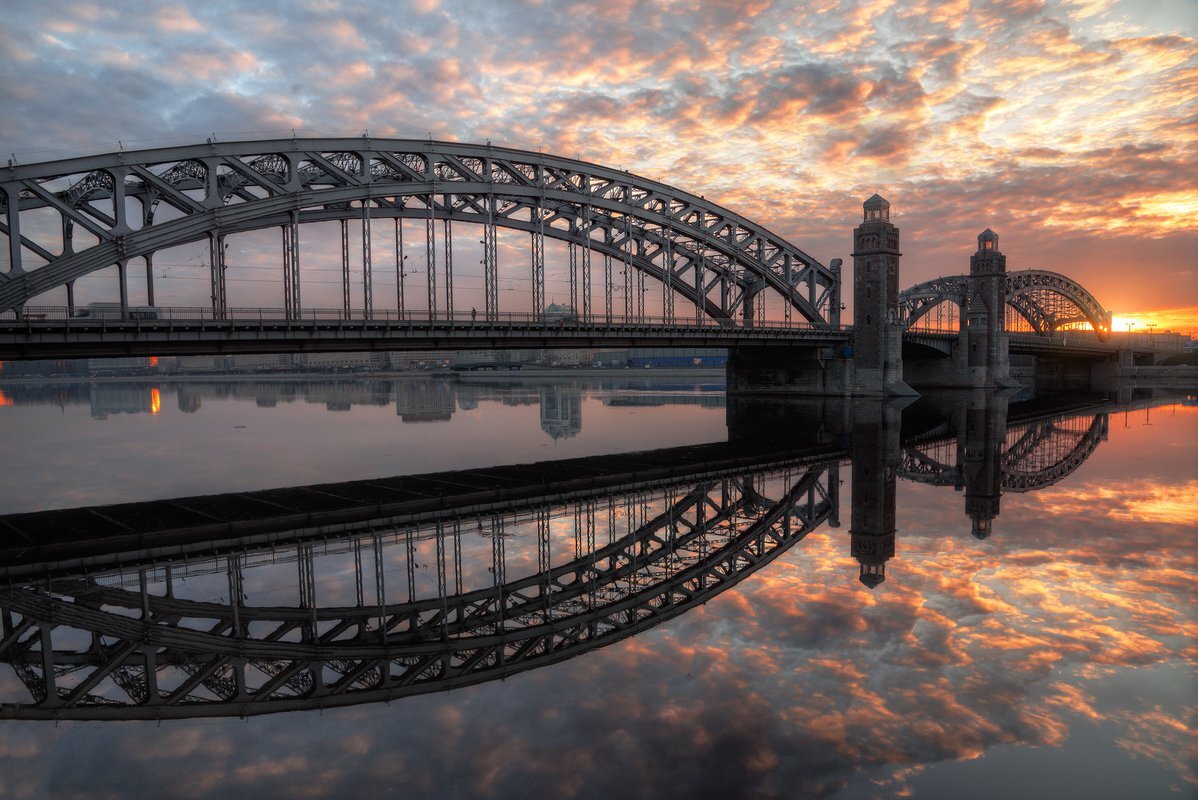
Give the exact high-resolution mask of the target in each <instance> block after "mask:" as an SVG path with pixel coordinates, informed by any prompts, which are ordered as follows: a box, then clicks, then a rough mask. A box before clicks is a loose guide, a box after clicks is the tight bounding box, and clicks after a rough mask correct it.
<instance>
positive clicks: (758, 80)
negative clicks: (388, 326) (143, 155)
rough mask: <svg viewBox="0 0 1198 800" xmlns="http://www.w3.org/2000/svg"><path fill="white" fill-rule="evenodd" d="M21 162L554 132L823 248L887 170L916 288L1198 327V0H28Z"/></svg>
mask: <svg viewBox="0 0 1198 800" xmlns="http://www.w3.org/2000/svg"><path fill="white" fill-rule="evenodd" d="M0 13H2V15H3V22H4V24H3V26H0V63H2V64H3V67H2V69H3V74H4V79H3V80H2V81H0V107H2V108H4V109H5V112H6V113H5V114H4V115H3V125H2V127H0V150H3V151H4V153H5V155H6V156H8V155H9V154H11V155H13V156H15V157H16V158H17V159H18V160H19V161H21V162H22V163H32V162H35V161H43V160H52V159H55V158H59V157H63V156H65V155H74V154H79V153H84V152H105V151H111V150H113V149H115V148H116V146H117V142H118V141H119V142H121V143H122V145H123V146H124V147H125V148H127V149H132V148H139V147H152V146H158V145H163V144H171V143H183V142H194V141H203V139H204V138H206V137H208V136H211V135H216V137H217V138H218V139H222V140H231V139H243V138H258V137H268V136H276V135H280V134H286V135H290V133H291V131H292V130H295V131H296V132H297V133H298V134H299V135H304V134H313V135H315V134H320V135H333V134H346V135H359V134H360V133H362V132H363V131H366V130H369V131H370V133H371V135H372V136H375V137H379V136H401V137H402V136H418V137H421V138H424V137H427V136H429V135H431V136H433V137H435V138H439V139H448V140H459V141H467V142H469V141H483V140H487V139H489V140H492V141H493V142H494V143H496V144H505V145H509V146H514V147H524V148H530V149H537V148H542V149H544V150H545V151H546V152H553V153H558V154H562V155H568V156H578V157H581V158H583V159H584V160H588V161H594V162H598V163H602V164H607V165H612V166H618V167H621V168H624V169H628V170H630V171H632V172H634V173H639V174H642V175H645V176H648V177H651V178H655V179H659V180H662V181H665V182H667V183H671V184H674V185H676V186H679V187H681V188H683V189H686V190H688V191H692V192H694V193H696V194H703V195H705V196H706V197H707V198H708V199H713V200H716V201H717V202H719V203H721V204H723V205H726V206H728V207H730V208H732V209H734V210H736V211H739V212H741V213H743V214H745V215H747V216H749V217H750V218H752V219H754V220H756V221H758V222H761V223H762V224H764V225H766V226H767V227H769V228H771V229H772V230H774V231H776V232H777V233H779V234H781V235H783V236H785V237H787V238H789V239H790V240H791V241H793V242H794V243H795V244H797V245H798V246H799V247H801V248H803V249H804V250H806V251H807V252H809V253H811V254H812V255H814V256H815V257H816V258H818V259H820V260H821V261H823V262H825V263H827V261H829V260H830V259H831V258H834V257H842V258H846V261H847V255H848V252H849V250H850V247H849V234H850V230H851V228H852V226H853V225H854V224H855V222H856V220H857V219H858V218H859V214H860V202H861V201H862V200H863V199H864V198H865V197H868V196H869V195H870V194H872V193H873V192H875V191H877V192H880V193H882V194H883V195H884V196H886V197H887V198H888V199H889V200H890V201H891V203H892V204H893V210H894V211H895V213H896V222H897V223H898V224H899V225H900V227H901V229H902V236H903V250H904V261H903V283H904V284H911V283H915V282H917V281H920V280H925V279H927V278H930V277H933V276H935V275H939V274H954V273H959V272H963V271H965V270H966V269H967V267H968V260H967V259H968V255H969V254H970V253H971V252H972V251H973V250H974V249H975V248H976V239H975V237H976V235H977V233H978V232H980V231H981V230H982V229H984V228H986V227H992V228H993V229H995V230H996V231H998V232H999V234H1000V235H1001V236H1002V241H1001V243H1000V247H1001V249H1002V250H1003V252H1005V253H1006V254H1007V255H1008V258H1009V261H1008V268H1010V269H1028V268H1044V269H1054V270H1058V271H1061V272H1066V273H1068V274H1069V275H1071V276H1073V277H1075V278H1076V279H1078V280H1079V281H1080V282H1081V283H1082V284H1083V285H1085V286H1086V287H1087V288H1089V289H1090V290H1091V291H1092V292H1093V293H1094V294H1095V295H1096V296H1097V297H1098V298H1099V300H1100V301H1101V302H1102V303H1103V304H1104V305H1105V306H1106V307H1108V308H1110V309H1112V310H1113V311H1114V312H1115V314H1116V316H1117V317H1118V320H1117V323H1116V327H1117V328H1118V327H1119V325H1120V324H1121V323H1122V322H1125V321H1127V320H1131V319H1135V320H1137V321H1138V322H1139V323H1140V324H1145V323H1147V322H1150V321H1155V322H1156V323H1158V324H1160V325H1161V326H1162V327H1166V326H1172V327H1175V328H1181V329H1186V330H1194V331H1198V277H1195V276H1196V273H1198V235H1196V234H1195V230H1196V226H1195V224H1194V221H1193V220H1194V217H1195V216H1196V215H1198V188H1196V186H1198V181H1196V180H1195V178H1196V169H1195V146H1194V143H1195V141H1196V140H1198V124H1196V122H1195V120H1196V119H1198V46H1196V39H1195V35H1196V33H1198V5H1195V4H1194V3H1193V2H1192V0H1157V1H1156V2H1137V1H1136V0H1117V1H1116V2H1104V0H1064V1H1063V2H1058V1H1057V0H1049V1H1048V2H1043V1H1041V0H993V1H992V2H972V3H971V2H967V1H966V0H956V1H951V2H943V3H940V2H931V1H930V0H915V1H914V2H902V3H899V2H896V0H874V1H873V2H850V1H849V0H841V1H838V0H816V2H811V3H801V4H800V3H793V2H769V0H739V1H737V0H726V2H699V1H698V0H661V1H660V2H636V1H635V0H606V1H605V2H593V1H592V2H551V0H541V2H535V1H534V0H527V1H526V2H516V1H514V0H513V1H512V2H493V3H475V2H466V1H464V0H463V1H462V2H456V1H455V0H395V1H393V2H386V3H381V2H380V3H366V2H361V3H339V2H332V1H331V0H307V2H300V1H298V0H297V1H296V2H283V1H282V0H278V1H275V2H272V1H271V0H261V1H260V2H255V3H253V4H249V3H246V4H238V3H233V2H224V1H222V0H207V1H206V2H202V3H200V2H192V3H149V2H104V3H95V2H85V1H81V2H67V1H66V0H48V1H46V2H38V3H7V4H5V7H4V9H3V11H2V12H0Z"/></svg>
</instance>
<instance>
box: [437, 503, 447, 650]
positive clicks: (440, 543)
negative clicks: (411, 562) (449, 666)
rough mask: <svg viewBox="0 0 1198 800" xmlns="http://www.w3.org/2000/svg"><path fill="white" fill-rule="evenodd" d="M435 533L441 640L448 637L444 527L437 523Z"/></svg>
mask: <svg viewBox="0 0 1198 800" xmlns="http://www.w3.org/2000/svg"><path fill="white" fill-rule="evenodd" d="M436 533H437V599H438V600H440V601H441V638H442V639H443V640H444V639H447V638H448V637H449V632H448V625H449V598H448V592H447V591H446V589H447V584H446V579H445V526H444V525H443V524H442V523H440V522H438V523H437V527H436Z"/></svg>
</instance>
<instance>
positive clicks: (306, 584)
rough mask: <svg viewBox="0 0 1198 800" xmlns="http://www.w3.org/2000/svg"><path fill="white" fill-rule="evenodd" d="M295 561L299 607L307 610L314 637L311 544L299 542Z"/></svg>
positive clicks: (313, 575) (314, 617)
mask: <svg viewBox="0 0 1198 800" xmlns="http://www.w3.org/2000/svg"><path fill="white" fill-rule="evenodd" d="M295 560H296V563H297V565H298V567H299V590H300V607H301V608H306V609H308V610H309V612H310V614H309V623H310V624H311V633H310V635H311V637H312V638H313V639H315V638H316V635H317V630H316V571H315V565H314V564H313V563H312V545H310V544H301V545H300V546H299V547H298V548H297V552H296V559H295Z"/></svg>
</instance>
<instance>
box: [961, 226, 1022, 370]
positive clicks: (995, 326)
mask: <svg viewBox="0 0 1198 800" xmlns="http://www.w3.org/2000/svg"><path fill="white" fill-rule="evenodd" d="M1006 307H1007V257H1006V256H1005V255H1003V254H1002V253H1000V252H999V250H998V234H997V233H995V232H994V231H992V230H990V229H989V228H987V229H986V230H984V231H982V232H981V233H980V234H978V251H977V252H976V253H974V254H973V255H972V256H970V257H969V293H968V299H967V300H966V307H965V320H966V337H965V338H966V346H967V347H968V361H967V363H968V365H969V382H970V384H971V385H973V386H977V387H988V386H1017V385H1018V384H1017V383H1016V382H1015V381H1012V380H1011V358H1010V355H1009V354H1008V350H1007V334H1006V331H1005V329H1004V324H1003V322H1004V319H1003V318H1004V316H1005V314H1006Z"/></svg>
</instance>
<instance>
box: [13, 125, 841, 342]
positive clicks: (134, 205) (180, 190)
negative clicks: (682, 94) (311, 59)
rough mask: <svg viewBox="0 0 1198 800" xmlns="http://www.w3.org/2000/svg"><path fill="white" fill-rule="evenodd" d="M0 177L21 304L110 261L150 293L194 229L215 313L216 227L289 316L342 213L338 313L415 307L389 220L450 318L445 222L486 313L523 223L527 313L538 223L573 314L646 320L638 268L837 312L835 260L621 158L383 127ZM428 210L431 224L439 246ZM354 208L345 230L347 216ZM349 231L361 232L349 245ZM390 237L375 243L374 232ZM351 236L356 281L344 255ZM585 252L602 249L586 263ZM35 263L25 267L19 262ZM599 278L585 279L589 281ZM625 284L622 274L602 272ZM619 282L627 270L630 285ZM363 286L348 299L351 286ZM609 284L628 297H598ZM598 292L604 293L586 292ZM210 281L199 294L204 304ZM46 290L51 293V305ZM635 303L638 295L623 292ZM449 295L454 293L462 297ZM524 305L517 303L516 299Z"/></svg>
mask: <svg viewBox="0 0 1198 800" xmlns="http://www.w3.org/2000/svg"><path fill="white" fill-rule="evenodd" d="M0 174H2V175H3V179H2V180H0V233H3V234H4V235H5V236H7V237H8V256H9V258H8V261H9V264H8V269H7V272H5V273H3V274H0V310H3V309H19V308H22V307H24V306H26V305H28V304H30V303H31V301H36V300H37V299H38V298H40V297H43V296H44V295H46V293H47V292H51V291H52V290H57V289H60V288H61V287H66V288H67V294H68V305H71V306H73V304H74V302H73V286H74V282H75V281H77V280H79V279H80V278H83V277H85V276H87V275H89V274H91V273H94V272H96V271H98V270H103V269H106V268H110V267H113V266H116V267H117V280H118V281H119V284H120V287H119V288H120V292H121V297H122V301H123V302H124V303H125V304H126V305H127V304H128V294H127V291H128V289H127V287H128V280H129V270H130V269H133V268H135V267H136V266H137V265H139V264H144V267H145V271H146V279H145V280H146V286H147V289H146V291H147V293H148V303H149V305H154V287H153V278H154V274H153V268H152V264H153V258H154V254H155V253H157V252H159V251H162V250H165V249H167V248H172V247H176V246H179V245H184V244H188V243H195V242H207V244H208V249H209V255H210V261H209V263H210V265H211V285H210V287H209V289H210V295H211V301H212V305H213V309H214V311H216V312H217V313H219V312H220V311H221V310H223V309H224V308H226V307H227V287H226V284H225V271H226V264H225V248H224V238H225V237H226V236H229V235H231V234H235V233H241V232H245V231H255V230H261V229H271V228H274V229H277V230H278V231H279V234H280V249H279V254H280V259H279V264H280V265H281V266H280V270H279V271H280V273H281V277H282V280H281V281H280V287H281V288H282V296H281V297H280V298H279V301H280V302H279V307H280V308H283V309H285V311H286V313H287V314H288V315H289V316H298V315H299V314H300V313H301V311H302V309H303V303H302V289H303V287H302V285H301V274H302V273H301V269H300V264H301V260H302V259H303V258H304V255H303V253H301V251H300V247H299V243H300V236H299V228H300V226H301V225H304V224H306V223H316V222H328V221H334V222H340V223H341V253H342V267H343V276H342V278H343V280H342V295H343V297H342V300H343V304H344V307H345V310H346V311H347V312H348V311H350V309H351V306H355V305H357V308H358V309H360V310H359V311H357V313H359V314H362V315H365V316H366V317H369V316H370V315H371V314H372V313H374V311H375V310H377V309H381V308H384V307H386V308H392V307H393V306H398V309H397V310H398V311H399V312H400V313H401V314H402V313H403V312H404V311H405V310H406V308H405V306H408V307H419V306H417V305H416V304H415V303H413V302H412V300H413V298H411V297H407V298H405V296H404V289H403V277H402V273H403V271H404V266H403V250H404V244H403V241H402V230H401V228H400V226H399V222H398V221H399V220H401V219H407V220H418V221H422V222H423V223H424V228H425V231H424V233H425V235H424V241H422V242H420V243H419V245H418V248H419V249H422V250H423V251H424V254H425V257H426V259H427V263H428V264H430V265H433V264H436V255H437V253H438V252H440V253H441V256H442V257H441V260H440V261H441V263H440V264H437V265H436V266H435V267H432V268H430V269H429V279H428V280H427V281H426V282H427V287H425V288H426V289H427V297H426V298H423V299H422V300H423V302H424V303H426V308H427V313H428V314H429V315H430V316H432V317H434V318H436V317H437V316H438V315H441V316H449V317H451V318H452V316H453V314H454V312H455V309H454V289H453V282H454V268H453V254H452V235H451V226H452V224H453V223H455V222H469V223H474V224H477V225H479V226H481V227H482V232H483V236H482V243H483V245H484V246H483V262H484V263H483V277H484V295H485V302H484V308H483V309H482V316H483V318H484V319H494V318H495V317H496V315H497V314H498V313H499V287H498V275H499V264H498V259H499V255H498V246H497V229H499V228H507V229H514V230H518V231H524V232H526V233H528V234H529V236H530V247H529V252H530V256H529V261H528V268H529V270H530V272H529V274H530V277H531V285H532V291H531V295H532V296H531V302H530V305H531V311H532V313H534V314H539V313H541V312H542V311H543V310H544V308H545V304H546V293H545V251H544V243H545V239H546V238H552V239H557V240H561V241H564V242H567V243H568V246H569V251H570V259H569V270H570V273H569V274H570V296H571V298H572V301H573V303H572V304H573V305H574V307H575V308H576V309H577V310H578V311H579V313H580V315H581V316H582V317H583V319H584V321H590V320H592V319H598V318H601V317H604V316H605V317H606V318H607V319H609V320H610V319H611V318H613V316H616V317H619V316H623V317H624V318H625V319H630V318H638V316H639V317H640V318H643V317H644V316H645V311H644V302H645V301H644V292H645V290H646V289H645V287H644V285H643V281H644V278H645V277H646V276H647V277H648V278H650V279H652V280H654V281H656V282H657V283H658V284H660V287H661V292H662V296H661V311H662V316H663V317H666V318H667V319H673V318H674V317H675V316H676V315H677V316H678V317H680V318H686V317H687V316H688V313H687V312H685V311H677V310H676V309H675V300H676V298H682V299H683V301H684V302H687V303H692V304H693V305H694V311H693V313H691V314H689V316H690V317H691V318H692V319H694V318H702V317H710V318H716V319H720V320H733V319H736V318H737V317H738V316H739V317H741V318H746V317H747V318H749V319H752V318H753V317H754V316H755V315H760V314H762V313H763V311H762V309H763V307H764V304H763V303H761V302H755V299H756V298H758V296H759V295H760V294H761V293H762V292H763V291H764V292H769V293H772V294H773V295H775V296H776V297H778V298H780V300H781V304H782V306H783V308H784V309H785V316H786V319H787V321H789V320H790V319H791V313H792V312H797V314H798V315H799V318H800V320H801V321H805V322H806V323H810V324H811V325H813V326H815V327H837V326H838V315H839V299H838V297H836V294H837V286H838V282H839V273H838V272H837V271H835V270H832V269H829V268H827V267H824V266H823V265H822V264H820V263H819V262H818V261H816V260H815V259H813V258H812V257H811V256H809V255H807V254H806V253H804V252H803V251H801V250H799V249H798V248H797V247H795V246H794V245H792V244H790V243H788V242H786V241H784V240H783V239H781V238H780V237H778V236H776V235H774V234H773V233H771V232H769V231H768V230H766V229H765V228H763V227H762V226H760V225H757V224H756V223H753V222H751V221H750V220H748V219H745V218H744V217H741V216H739V215H737V214H735V213H733V212H731V211H729V210H727V209H724V208H721V207H720V206H718V205H716V204H714V203H710V202H708V201H706V200H705V199H703V198H702V197H699V196H696V195H694V194H690V193H688V192H685V191H682V190H680V189H677V188H674V187H672V186H668V185H666V184H663V183H659V182H657V181H652V180H648V179H646V178H641V177H639V176H636V175H632V174H629V173H628V172H625V171H621V170H617V169H612V168H609V167H603V166H599V165H596V164H589V163H585V162H582V161H577V160H573V159H567V158H561V157H558V156H553V155H546V154H541V153H531V152H526V151H521V150H513V149H508V148H502V147H492V146H491V145H489V144H487V145H477V144H461V143H451V142H434V141H410V140H394V139H391V140H387V139H371V138H366V137H363V138H358V139H282V140H271V141H250V142H230V143H216V142H209V143H207V144H200V145H192V146H187V147H175V148H164V149H156V150H141V151H122V152H117V153H109V154H104V155H97V156H89V157H83V158H73V159H67V160H63V161H54V162H45V163H40V164H32V165H14V164H11V163H10V165H9V167H8V168H7V169H6V170H5V171H4V172H3V173H0ZM372 220H375V221H377V220H395V227H394V237H395V240H396V241H395V243H394V244H395V257H396V258H395V262H396V263H394V264H390V265H386V266H385V265H383V264H375V263H373V262H372V257H371V255H372V248H371V242H372V238H376V237H377V234H376V233H374V232H373V231H374V228H375V226H374V225H372V224H371V221H372ZM438 221H440V222H441V223H442V226H443V228H444V230H443V232H442V234H441V236H442V240H441V244H440V247H439V248H438V247H437V246H436V240H437V237H438V231H437V228H438V225H437V224H436V223H437V222H438ZM351 222H352V223H355V226H353V227H355V228H357V230H355V231H354V234H355V235H354V236H353V237H351V235H350V228H351V226H350V224H349V223H351ZM351 238H353V239H359V238H360V241H355V242H354V243H353V244H352V245H351ZM389 244H390V243H389ZM359 245H360V248H361V261H362V263H363V264H364V265H365V268H364V269H363V275H362V285H361V287H356V286H351V280H350V270H349V256H350V252H351V250H357V249H358V247H359ZM592 252H594V253H595V254H597V255H598V256H599V257H600V258H601V260H602V267H601V272H600V267H599V265H592V263H591V254H592ZM35 262H37V263H38V264H39V265H38V266H34V263H35ZM381 269H394V270H395V271H396V272H397V275H398V278H397V283H398V286H397V296H396V297H395V298H387V299H385V300H384V299H383V298H380V297H378V296H377V295H376V294H375V293H374V292H373V291H372V277H371V276H372V274H373V273H374V272H375V271H377V270H381ZM597 273H598V282H599V285H600V286H601V287H602V294H600V292H599V291H598V290H596V289H595V288H594V287H593V286H592V281H594V280H595V279H596V274H597ZM618 281H619V282H622V283H623V286H622V287H620V288H619V289H618V288H617V287H616V286H615V284H616V283H617V282H618ZM634 282H635V283H636V285H634ZM359 290H360V292H361V296H360V301H359V300H357V299H355V298H354V297H351V295H357V293H358V291H359ZM613 290H616V291H617V292H619V293H621V294H622V295H623V302H624V305H625V307H624V308H623V309H616V308H613V294H614V292H613ZM600 297H601V299H600ZM208 300H209V296H208V294H205V295H204V297H203V300H202V302H197V303H195V304H194V305H204V304H206V303H207V302H208ZM59 305H61V303H59ZM638 306H639V307H638ZM459 310H460V309H459ZM522 310H528V309H527V308H526V309H522Z"/></svg>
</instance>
